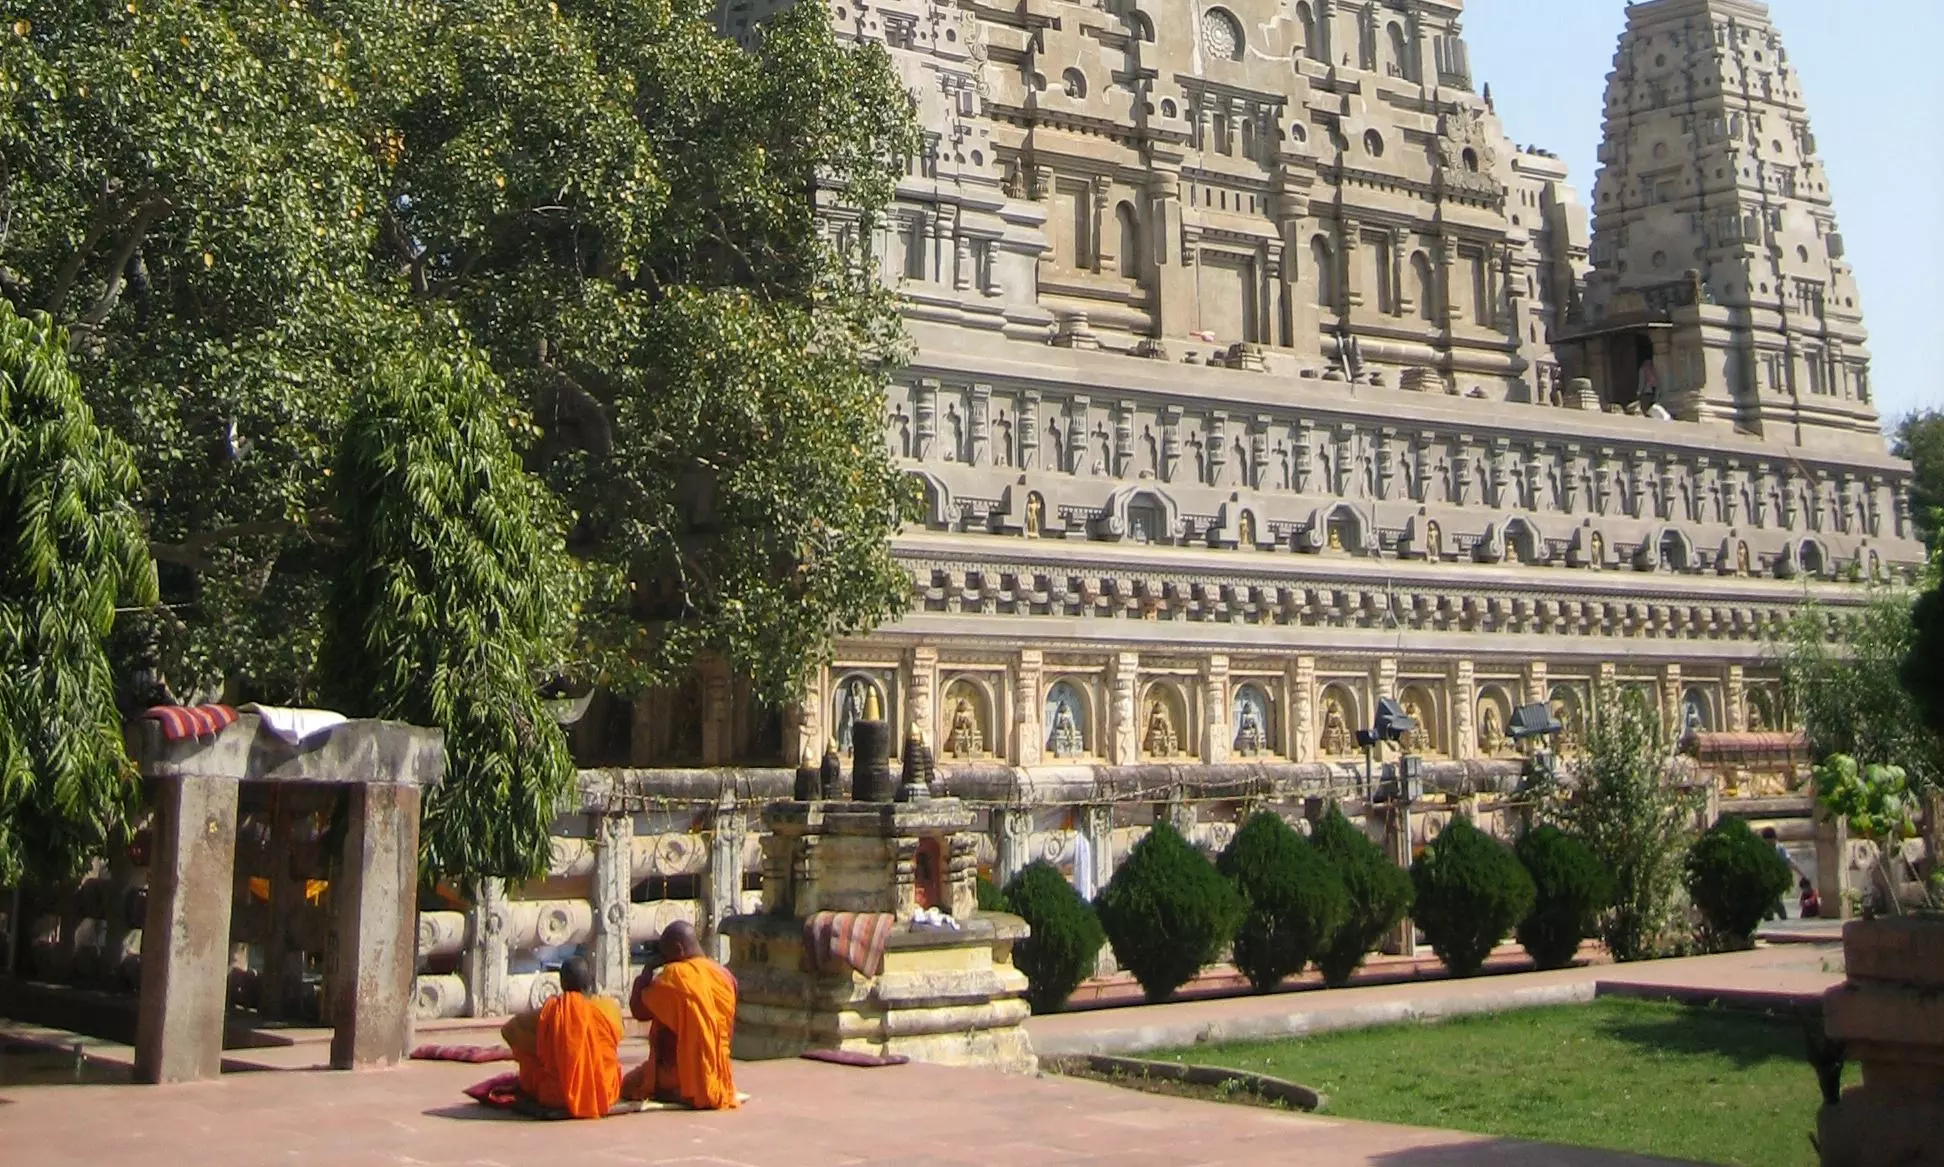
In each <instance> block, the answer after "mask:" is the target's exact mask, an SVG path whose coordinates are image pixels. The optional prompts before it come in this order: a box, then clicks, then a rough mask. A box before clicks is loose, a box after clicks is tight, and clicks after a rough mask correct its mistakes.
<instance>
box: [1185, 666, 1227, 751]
mask: <svg viewBox="0 0 1944 1167" xmlns="http://www.w3.org/2000/svg"><path fill="white" fill-rule="evenodd" d="M1184 728H1185V727H1184ZM1233 740H1234V738H1233V731H1232V730H1231V728H1230V726H1229V661H1228V657H1227V656H1226V655H1223V654H1219V653H1218V654H1216V655H1214V656H1211V657H1209V658H1208V659H1207V660H1206V661H1205V662H1203V664H1202V748H1201V756H1202V758H1203V759H1204V760H1206V761H1207V762H1208V763H1209V765H1211V766H1213V765H1220V764H1221V763H1223V762H1226V761H1228V756H1229V744H1230V743H1231V742H1232V741H1233Z"/></svg>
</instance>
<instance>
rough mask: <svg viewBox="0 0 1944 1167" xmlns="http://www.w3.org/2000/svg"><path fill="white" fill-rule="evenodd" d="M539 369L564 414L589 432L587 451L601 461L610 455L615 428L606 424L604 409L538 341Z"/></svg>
mask: <svg viewBox="0 0 1944 1167" xmlns="http://www.w3.org/2000/svg"><path fill="white" fill-rule="evenodd" d="M540 369H541V371H542V372H544V373H546V374H547V377H548V379H549V380H550V381H551V382H552V383H553V387H554V392H555V393H557V394H558V395H559V396H560V397H561V398H562V399H564V403H565V404H566V406H567V412H569V413H571V414H573V415H574V417H575V419H576V420H578V421H580V422H581V423H583V424H584V425H585V426H586V428H587V430H588V431H589V432H588V438H589V441H588V444H587V449H588V452H589V453H591V454H593V455H595V456H596V457H600V458H605V457H607V456H608V455H609V454H611V453H613V452H614V427H613V426H612V425H611V424H610V423H609V422H608V417H607V410H606V409H604V408H602V406H601V403H600V401H599V399H597V398H596V397H595V396H594V395H593V394H592V393H589V392H588V391H587V390H586V388H584V387H583V386H582V385H581V383H580V382H579V381H577V380H575V379H574V377H573V375H572V374H570V373H568V372H567V370H565V369H563V368H561V367H560V366H559V365H556V364H554V363H553V361H552V359H551V358H550V357H548V355H547V350H546V342H545V341H542V342H540Z"/></svg>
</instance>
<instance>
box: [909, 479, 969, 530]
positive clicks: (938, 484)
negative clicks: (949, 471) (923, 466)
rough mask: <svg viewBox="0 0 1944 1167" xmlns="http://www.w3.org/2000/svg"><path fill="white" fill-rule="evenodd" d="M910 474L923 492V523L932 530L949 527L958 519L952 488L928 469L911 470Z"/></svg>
mask: <svg viewBox="0 0 1944 1167" xmlns="http://www.w3.org/2000/svg"><path fill="white" fill-rule="evenodd" d="M911 476H912V477H913V478H916V479H917V480H918V484H919V486H920V487H921V488H923V490H924V492H925V502H924V511H923V514H924V522H925V525H926V526H927V527H930V528H932V529H933V530H940V529H947V528H950V527H951V526H952V525H953V524H954V523H955V522H956V521H957V519H958V504H957V503H956V502H954V501H953V499H952V488H951V487H950V486H948V485H946V483H945V480H944V479H942V478H940V477H939V476H938V475H936V474H933V473H932V472H931V471H929V470H913V471H911Z"/></svg>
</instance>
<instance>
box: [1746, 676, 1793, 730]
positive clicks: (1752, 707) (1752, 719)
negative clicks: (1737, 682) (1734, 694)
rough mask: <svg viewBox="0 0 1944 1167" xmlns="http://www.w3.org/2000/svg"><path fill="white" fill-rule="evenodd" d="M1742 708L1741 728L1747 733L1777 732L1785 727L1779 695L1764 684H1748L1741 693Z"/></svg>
mask: <svg viewBox="0 0 1944 1167" xmlns="http://www.w3.org/2000/svg"><path fill="white" fill-rule="evenodd" d="M1742 709H1743V713H1742V723H1743V728H1745V729H1746V730H1747V731H1748V732H1749V733H1777V732H1780V731H1782V730H1783V729H1784V728H1786V727H1785V726H1784V724H1783V721H1784V719H1783V717H1782V701H1781V699H1780V695H1779V694H1778V693H1776V691H1775V690H1774V689H1771V688H1769V687H1768V686H1766V685H1761V686H1750V687H1749V688H1748V689H1747V690H1746V691H1745V692H1744V693H1743V694H1742Z"/></svg>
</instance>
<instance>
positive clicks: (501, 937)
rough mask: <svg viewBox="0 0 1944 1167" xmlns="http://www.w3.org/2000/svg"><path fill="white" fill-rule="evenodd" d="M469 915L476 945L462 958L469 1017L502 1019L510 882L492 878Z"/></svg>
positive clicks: (481, 885)
mask: <svg viewBox="0 0 1944 1167" xmlns="http://www.w3.org/2000/svg"><path fill="white" fill-rule="evenodd" d="M466 915H467V931H468V932H469V933H470V934H471V936H472V943H471V944H468V945H467V946H466V952H465V955H464V956H463V957H461V958H460V971H461V974H462V975H463V976H464V977H465V980H466V1016H468V1017H499V1016H502V1015H503V1014H505V1013H506V1011H507V1004H506V978H507V971H506V925H507V919H506V881H505V880H503V879H500V878H499V877H498V876H488V877H486V878H484V879H481V880H480V881H479V892H478V895H477V897H476V898H475V899H474V900H473V906H472V910H471V911H469V912H467V913H466Z"/></svg>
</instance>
